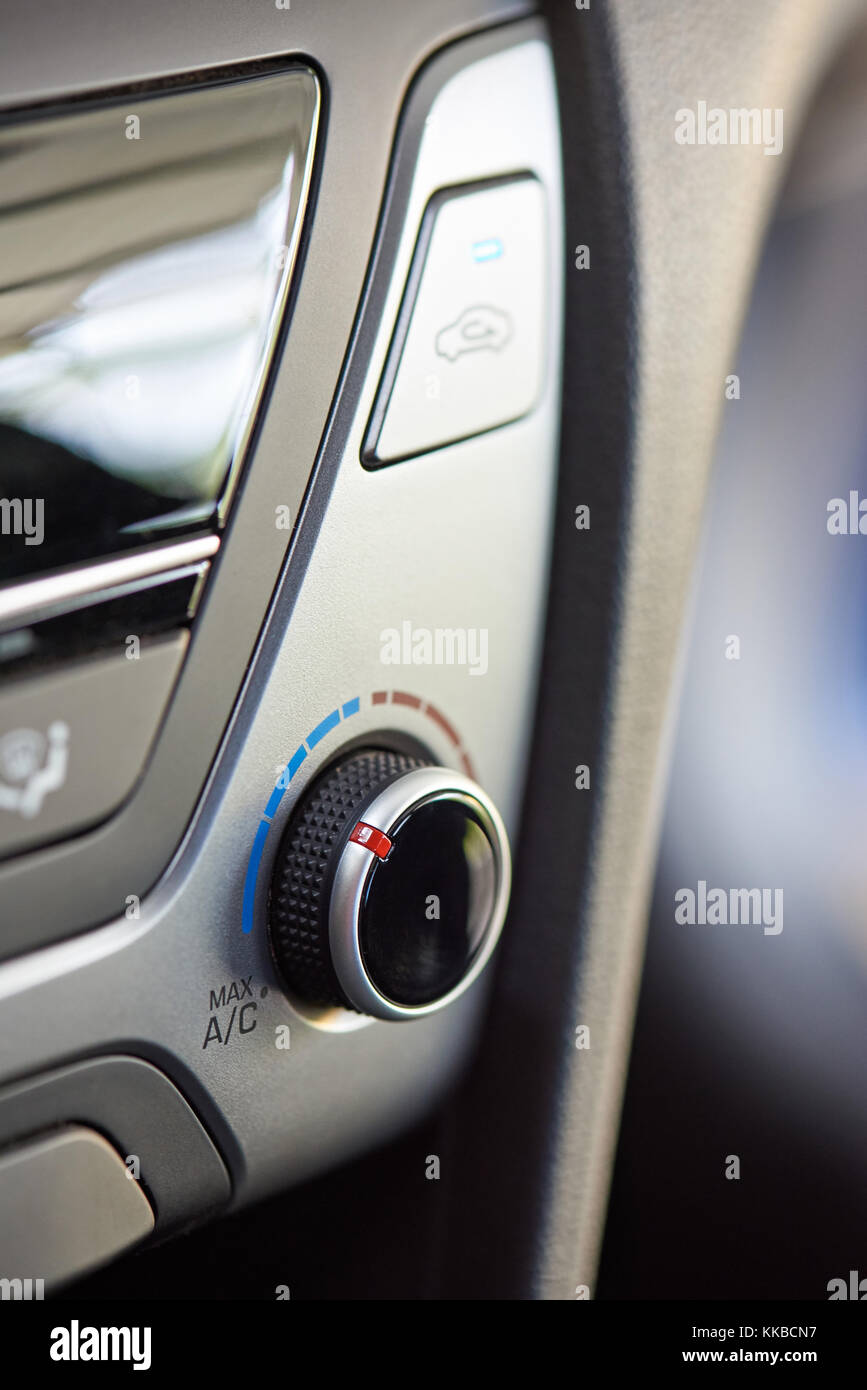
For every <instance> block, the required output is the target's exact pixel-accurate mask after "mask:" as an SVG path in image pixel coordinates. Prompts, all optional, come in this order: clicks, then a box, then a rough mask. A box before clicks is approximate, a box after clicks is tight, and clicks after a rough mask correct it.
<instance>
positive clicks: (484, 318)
mask: <svg viewBox="0 0 867 1390" xmlns="http://www.w3.org/2000/svg"><path fill="white" fill-rule="evenodd" d="M511 336H512V320H511V319H510V318H509V315H508V314H504V313H503V311H502V309H492V308H491V307H490V305H488V304H474V305H473V306H472V308H470V309H465V310H464V312H463V313H462V314H461V316H460V318H458V319H456V320H455V322H454V323H450V324H449V325H448V326H447V327H446V328H441V329H440V331H439V333H438V334H437V336H436V343H435V346H436V351H437V354H438V356H440V357H445V358H447V359H448V361H449V362H456V361H457V359H458V358H459V357H460V356H461V355H462V354H463V353H465V352H479V351H480V350H481V349H482V348H491V349H492V351H494V352H499V350H500V348H503V347H505V346H506V343H507V342H508V341H509V339H510V338H511Z"/></svg>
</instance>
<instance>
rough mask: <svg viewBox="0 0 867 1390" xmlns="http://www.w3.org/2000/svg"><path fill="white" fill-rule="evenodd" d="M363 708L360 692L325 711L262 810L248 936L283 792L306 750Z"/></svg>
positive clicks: (247, 891) (247, 893)
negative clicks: (258, 882) (264, 855)
mask: <svg viewBox="0 0 867 1390" xmlns="http://www.w3.org/2000/svg"><path fill="white" fill-rule="evenodd" d="M360 708H361V700H360V698H359V697H358V696H356V697H355V699H354V700H347V701H346V704H344V705H340V706H338V708H337V709H333V710H332V711H331V713H330V714H326V716H325V718H324V719H320V721H319V723H318V724H317V725H316V728H315V729H312V730H311V731H310V733H309V734H308V735H307V737H306V738H305V739H304V740H303V741H302V742H301V743H299V745H298V747H297V748H296V749H295V752H294V753H293V754H292V757H291V758H290V759H289V761H288V763H287V764H286V766H285V767H284V769H283V771H282V772H281V773H280V776H279V777H278V778H277V781H276V782H275V784H274V790H273V791H272V793H271V795H270V796H269V798H268V804H267V805H266V807H265V810H264V811H263V812H262V819H261V820H260V822H259V825H258V828H257V830H256V837H255V839H254V840H253V848H252V850H251V851H250V859H249V862H248V864H247V876H246V878H245V879H244V906H243V909H242V913H241V925H242V927H243V931H244V934H245V936H246V935H249V933H250V932H251V931H252V930H253V907H254V904H255V901H256V880H257V878H258V876H259V861H260V860H261V858H262V851H263V850H264V848H265V840H266V839H267V837H268V831H269V830H270V829H271V821H272V820H273V818H274V816H275V815H276V812H277V807H278V806H279V805H280V802H281V800H282V798H283V795H284V793H285V791H286V789H287V787H288V786H289V783H290V782H291V781H292V778H293V777H294V776H295V773H296V772H297V771H298V769H299V767H300V766H301V764H302V763H303V762H304V759H305V758H306V757H307V754H308V753H310V752H312V751H313V749H314V748H315V747H316V745H317V743H321V742H322V740H323V739H324V738H325V735H326V734H330V733H331V730H332V729H336V728H337V725H338V724H340V723H341V722H342V721H345V720H347V719H351V718H352V716H353V714H357V713H358V711H359V709H360Z"/></svg>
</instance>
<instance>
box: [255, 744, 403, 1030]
mask: <svg viewBox="0 0 867 1390" xmlns="http://www.w3.org/2000/svg"><path fill="white" fill-rule="evenodd" d="M425 766H430V763H429V761H427V760H425V759H422V758H414V757H410V756H409V755H408V754H406V753H395V752H391V751H390V750H387V749H378V748H366V749H361V750H359V751H358V752H354V753H350V754H347V756H346V757H345V758H342V759H341V760H340V762H337V763H335V764H333V765H332V766H331V767H330V768H328V769H327V771H326V772H325V773H323V775H322V776H321V777H320V778H319V780H318V781H317V782H314V784H313V785H312V787H311V788H310V789H309V791H308V792H306V793H305V795H304V797H303V798H302V800H301V802H300V804H299V806H298V807H297V809H296V811H295V813H294V815H293V816H292V819H291V820H290V822H289V824H288V826H287V827H286V831H285V833H284V835H283V839H282V840H281V842H280V847H279V849H278V851H277V858H276V862H275V865H274V874H273V878H272V882H271V897H270V903H269V919H270V925H271V943H272V948H273V951H274V956H275V959H276V962H277V965H278V967H279V969H280V971H281V972H282V974H283V976H284V978H285V979H286V981H287V983H288V984H289V986H290V988H291V989H293V990H294V991H295V992H296V993H297V994H298V995H299V996H300V997H301V998H303V999H305V1000H307V1001H308V1002H309V1003H311V1004H318V1005H323V1006H325V1005H329V1004H333V1005H339V1006H341V1007H342V1008H353V1005H352V1004H351V1003H350V1001H349V1000H348V999H347V998H346V996H345V994H344V993H343V991H342V990H341V988H340V985H339V983H338V980H337V976H336V974H335V972H334V967H333V965H332V963H331V952H330V950H329V945H328V907H329V897H330V892H331V882H332V879H333V877H334V871H335V868H336V865H337V861H338V860H339V858H340V855H341V853H342V850H343V847H344V845H345V844H346V841H347V839H348V837H349V835H350V833H351V831H352V829H353V827H354V826H355V824H356V822H357V821H358V820H359V819H360V812H361V811H362V809H363V808H364V806H365V805H366V804H368V803H369V802H370V800H371V798H372V797H373V796H375V795H376V793H377V792H378V791H380V790H381V789H382V788H383V787H386V786H388V784H389V783H390V782H393V781H395V780H396V779H397V778H398V777H402V776H403V775H404V774H405V773H407V772H411V771H413V769H414V768H419V767H425Z"/></svg>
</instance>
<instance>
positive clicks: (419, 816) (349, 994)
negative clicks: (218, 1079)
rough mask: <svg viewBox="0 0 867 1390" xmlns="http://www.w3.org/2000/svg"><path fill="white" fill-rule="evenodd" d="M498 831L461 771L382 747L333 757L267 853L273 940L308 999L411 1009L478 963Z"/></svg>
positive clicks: (389, 1014) (495, 928)
mask: <svg viewBox="0 0 867 1390" xmlns="http://www.w3.org/2000/svg"><path fill="white" fill-rule="evenodd" d="M510 883H511V863H510V856H509V844H508V839H507V836H506V830H505V827H504V825H503V822H502V820H501V819H500V816H499V815H498V813H497V810H496V808H495V807H494V805H493V804H492V802H491V801H490V799H489V798H488V797H487V796H486V795H485V793H484V792H483V791H482V789H481V787H479V786H477V785H476V783H475V782H474V781H472V779H471V778H469V777H466V776H464V775H463V774H462V773H458V772H453V771H451V770H450V769H448V768H443V767H436V766H434V765H433V764H431V763H428V762H426V761H425V760H424V759H421V758H416V757H412V756H410V755H408V754H406V753H401V752H396V751H392V750H389V749H386V748H373V747H371V748H364V749H359V750H355V751H352V752H349V753H347V754H346V755H345V756H344V757H342V758H339V759H338V761H337V762H335V763H334V764H333V765H332V766H331V767H330V768H328V769H327V770H326V771H325V772H324V773H323V774H322V776H321V777H319V778H318V780H317V781H316V782H314V783H313V784H312V785H311V787H310V788H309V789H308V790H307V791H306V792H305V794H304V795H303V797H302V799H301V801H300V802H299V805H298V806H297V807H296V809H295V811H294V812H293V815H292V817H291V819H290V821H289V824H288V826H287V828H286V831H285V833H284V835H283V838H282V840H281V842H280V846H279V849H278V851H277V857H276V862H275V865H274V873H273V878H272V882H271V894H270V900H269V927H270V933H271V944H272V949H273V952H274V957H275V960H276V962H277V966H278V968H279V970H280V972H281V974H282V975H283V977H284V979H285V981H286V983H287V985H288V987H289V990H290V992H291V993H293V994H294V995H296V996H297V997H298V998H299V999H300V1000H303V1001H305V1002H306V1003H309V1004H314V1005H321V1006H327V1005H339V1006H341V1007H343V1008H349V1009H355V1010H356V1011H357V1012H359V1013H365V1014H372V1015H374V1017H376V1018H384V1019H394V1020H398V1019H411V1018H417V1017H419V1016H421V1015H424V1014H429V1013H432V1012H433V1011H434V1010H436V1009H440V1008H442V1007H443V1006H444V1005H446V1004H449V1003H451V1002H452V1000H453V999H456V998H457V997H458V995H460V994H462V993H463V991H464V990H465V989H466V988H467V987H468V985H470V984H471V983H472V981H473V980H475V979H476V977H477V976H478V975H479V973H480V972H481V970H482V969H483V967H484V965H485V963H486V962H487V960H488V959H489V957H490V955H491V952H492V951H493V949H494V946H495V945H496V943H497V938H498V937H499V934H500V931H501V929H502V925H503V920H504V918H505V915H506V908H507V906H508V899H509V888H510Z"/></svg>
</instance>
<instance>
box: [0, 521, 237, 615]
mask: <svg viewBox="0 0 867 1390" xmlns="http://www.w3.org/2000/svg"><path fill="white" fill-rule="evenodd" d="M219 548H220V538H219V536H214V535H210V536H198V537H196V539H195V540H188V541H178V542H177V543H176V544H172V545H161V546H159V547H157V548H156V549H154V550H140V551H137V552H136V554H134V555H123V556H121V557H120V558H119V559H115V560H103V561H101V562H100V563H99V564H95V565H84V566H82V568H80V569H74V570H62V571H59V572H58V573H56V574H47V575H44V576H43V577H42V578H41V579H30V580H27V581H25V582H24V583H23V584H10V585H9V586H8V587H7V588H5V589H0V624H2V625H4V626H8V625H9V624H11V623H15V624H16V625H17V624H18V623H24V622H28V621H31V620H33V619H36V618H38V617H40V616H42V615H43V614H44V612H45V610H46V609H57V608H58V607H61V606H64V605H66V604H74V600H75V599H77V598H80V597H82V596H84V595H87V594H99V593H101V592H102V591H103V590H105V589H115V588H117V587H118V586H119V585H122V584H129V583H131V582H134V581H135V580H137V579H147V578H149V577H150V576H151V575H154V574H161V573H162V572H163V571H164V570H173V569H182V568H183V567H184V566H185V565H194V564H196V563H197V562H198V561H200V560H209V559H210V558H211V556H212V555H216V553H217V551H218V550H219Z"/></svg>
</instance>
